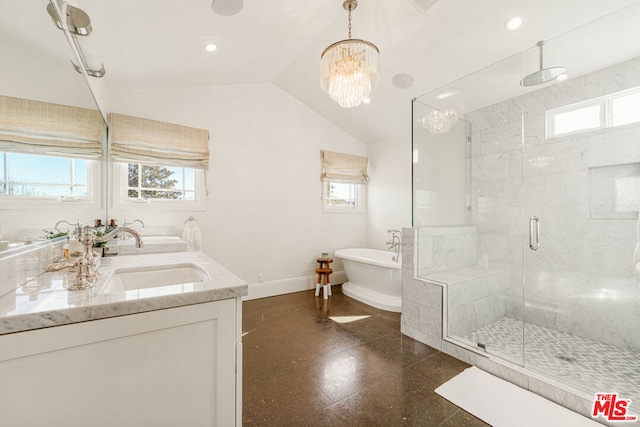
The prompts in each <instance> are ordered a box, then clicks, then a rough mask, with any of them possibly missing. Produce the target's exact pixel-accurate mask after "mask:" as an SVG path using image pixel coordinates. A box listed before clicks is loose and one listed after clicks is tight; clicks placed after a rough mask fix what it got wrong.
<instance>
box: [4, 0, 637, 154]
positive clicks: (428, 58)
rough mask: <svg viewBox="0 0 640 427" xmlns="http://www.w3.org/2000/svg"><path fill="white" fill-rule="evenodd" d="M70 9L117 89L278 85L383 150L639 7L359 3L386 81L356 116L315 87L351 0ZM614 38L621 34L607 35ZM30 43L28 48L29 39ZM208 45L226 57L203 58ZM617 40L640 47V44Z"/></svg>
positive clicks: (102, 2)
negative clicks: (501, 74) (501, 71)
mask: <svg viewBox="0 0 640 427" xmlns="http://www.w3.org/2000/svg"><path fill="white" fill-rule="evenodd" d="M28 2H31V3H37V4H38V9H39V8H42V9H43V10H42V12H41V13H42V14H43V18H42V19H41V20H42V22H43V23H44V22H46V21H47V20H48V16H46V13H45V12H44V7H43V6H41V5H42V4H43V3H44V4H45V5H46V3H47V2H46V0H45V1H43V0H23V1H21V2H19V3H28ZM12 3H16V2H12ZM70 3H71V4H76V5H77V6H79V7H81V8H82V9H84V10H85V11H86V12H87V13H88V14H89V15H90V17H91V20H92V25H93V28H94V33H93V34H92V36H91V38H92V43H93V46H92V47H91V48H92V49H91V50H95V54H97V55H99V57H100V59H101V60H102V62H103V63H104V65H105V67H106V69H107V75H106V76H105V78H104V79H105V81H106V84H107V86H108V88H109V90H124V89H138V88H150V87H154V88H158V87H189V86H206V85H233V84H252V83H273V84H275V85H277V86H279V87H280V88H282V89H283V90H285V91H286V92H288V93H289V94H291V96H293V97H295V98H297V99H298V100H299V101H300V102H302V103H304V104H306V105H307V106H309V107H310V108H311V109H313V110H314V111H316V112H317V113H318V114H320V115H322V116H324V117H325V118H326V119H328V120H329V121H331V122H333V123H334V124H336V125H337V126H339V127H341V128H343V129H344V130H345V131H346V132H348V133H350V134H352V135H353V136H355V137H357V138H358V139H360V140H361V141H363V142H365V143H375V142H377V141H392V140H394V139H395V138H398V137H404V136H406V135H408V134H409V132H410V110H411V98H412V97H416V96H419V95H421V94H423V93H426V92H429V91H431V90H433V89H435V88H437V87H439V86H442V85H444V84H446V83H448V82H451V81H453V80H456V79H458V78H460V77H462V76H465V75H467V74H469V73H472V72H474V71H476V70H479V69H480V68H483V67H486V66H488V65H490V64H492V63H494V62H497V61H499V60H501V59H503V58H506V57H508V56H510V55H513V54H516V53H517V52H520V51H522V50H525V49H527V48H530V47H532V46H535V44H536V42H537V41H539V40H549V39H553V38H555V37H558V36H560V35H562V34H564V33H566V32H568V31H570V30H572V29H575V28H577V27H580V26H583V25H585V24H587V23H589V22H591V21H593V20H595V19H597V18H599V17H602V16H604V15H607V14H610V13H612V12H614V11H616V10H618V9H620V8H623V7H626V6H629V5H631V4H634V3H638V2H637V0H633V1H632V0H607V1H601V0H491V1H483V2H479V1H477V0H438V1H437V2H436V3H435V4H434V6H433V7H431V8H430V9H429V10H427V11H426V12H422V11H420V10H419V9H418V8H417V7H416V5H415V4H414V3H413V0H360V1H359V2H358V3H359V4H358V8H357V9H356V10H355V11H354V12H353V36H354V37H355V38H362V39H366V40H369V41H371V42H373V43H375V44H376V45H377V46H378V47H379V49H380V55H381V63H382V77H381V82H380V84H379V86H378V87H377V88H376V89H375V91H374V92H373V93H372V95H371V103H370V104H366V105H365V104H362V105H360V106H358V107H356V108H352V109H343V108H341V107H340V106H338V104H336V103H335V102H333V101H331V100H330V99H329V98H328V96H327V95H326V94H324V93H323V92H322V90H321V89H320V86H319V82H318V81H319V75H318V74H319V60H320V54H321V53H322V51H323V50H324V48H325V47H326V46H328V45H329V44H331V43H333V42H335V41H338V40H341V39H344V38H346V33H347V14H346V12H345V11H344V9H343V8H342V0H275V1H264V0H244V8H243V10H242V11H241V12H240V13H239V14H237V15H234V16H220V15H217V14H215V13H214V12H213V11H212V9H211V0H77V1H71V2H70ZM11 7H14V6H11ZM23 7H24V8H25V9H26V6H23ZM634 12H635V11H634ZM23 13H29V12H28V11H27V10H25V11H24V12H23ZM2 15H4V16H3V17H0V28H2V27H3V26H6V25H9V26H12V27H15V28H13V29H15V30H16V31H17V30H19V25H18V24H17V23H15V19H13V20H12V18H11V17H8V16H6V14H4V13H3V14H2ZM514 15H519V16H521V17H522V18H523V20H524V23H523V26H522V28H520V29H519V30H517V31H508V30H506V29H505V28H504V22H505V21H506V19H507V18H509V17H511V16H514ZM12 21H13V22H14V24H11V22H12ZM43 25H44V24H43ZM46 25H51V23H50V21H49V22H48V23H46ZM594 28H597V27H595V26H594ZM28 29H29V30H33V28H28ZM24 30H25V32H26V30H27V28H25V29H24ZM608 30H613V29H611V28H610V29H607V28H600V29H599V30H598V31H603V32H607V31H608ZM6 31H8V29H6V28H5V30H0V36H4V35H5V34H6ZM32 34H34V36H33V37H35V35H37V31H33V32H32ZM24 37H25V40H26V41H24V43H23V45H25V46H26V45H28V44H29V41H28V39H29V38H30V37H31V36H26V35H25V36H24ZM592 37H593V39H592V40H589V41H585V43H587V42H588V43H590V49H593V50H597V49H607V46H606V45H605V44H604V43H605V42H600V43H598V40H601V39H602V40H604V39H603V38H601V37H600V35H599V34H595V33H594V34H592ZM209 42H212V43H215V44H217V45H218V50H217V51H215V52H206V51H205V50H204V49H203V47H204V45H205V44H206V43H209ZM617 42H618V43H620V44H635V45H637V44H638V43H637V38H636V39H634V40H622V39H620V40H618V41H617ZM593 43H595V45H594V44H593ZM607 43H609V42H607ZM92 53H93V52H92ZM563 65H565V66H567V67H570V64H566V63H564V64H563ZM591 65H593V64H591ZM604 65H609V64H604ZM398 73H407V74H410V75H412V76H413V77H414V79H415V83H414V85H413V86H412V87H410V88H407V89H398V88H396V87H395V86H394V85H393V84H392V77H393V76H394V75H395V74H398ZM247 102H251V100H250V99H248V100H247Z"/></svg>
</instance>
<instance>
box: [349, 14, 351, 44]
mask: <svg viewBox="0 0 640 427" xmlns="http://www.w3.org/2000/svg"><path fill="white" fill-rule="evenodd" d="M349 38H351V9H349Z"/></svg>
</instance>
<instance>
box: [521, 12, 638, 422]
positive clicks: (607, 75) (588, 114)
mask: <svg viewBox="0 0 640 427" xmlns="http://www.w3.org/2000/svg"><path fill="white" fill-rule="evenodd" d="M638 20H640V4H635V5H632V6H630V7H627V8H625V9H623V10H621V11H620V12H618V13H615V14H612V15H609V16H607V17H605V18H602V19H600V20H598V21H595V22H593V23H591V24H589V25H586V26H584V27H581V28H579V29H577V30H575V31H573V32H570V33H567V34H565V35H563V36H561V37H559V38H557V39H553V40H549V41H547V42H546V44H545V49H544V54H545V58H544V64H545V67H556V66H566V68H567V74H568V76H569V78H568V79H566V80H564V81H557V80H554V81H551V82H548V83H546V84H542V85H539V86H535V87H527V88H525V89H524V94H523V96H522V97H521V100H522V102H521V103H520V105H521V106H522V116H523V129H524V135H523V136H524V138H523V151H522V153H523V162H522V166H523V169H522V175H523V189H524V198H523V200H524V212H523V220H524V224H523V229H522V231H523V234H524V235H525V236H526V242H525V244H524V248H525V256H524V296H525V299H524V331H525V334H524V338H525V341H524V344H525V346H524V348H525V353H524V354H525V357H524V365H525V367H526V368H529V369H532V370H535V371H539V372H541V373H543V374H544V375H546V376H551V377H553V378H555V379H557V380H559V381H561V382H563V383H568V384H570V385H572V386H574V387H577V388H579V389H581V390H583V391H584V392H585V393H586V394H587V395H589V396H592V395H593V394H594V393H598V392H602V393H606V392H617V393H618V395H619V398H622V399H631V400H632V406H635V408H638V409H637V410H635V411H632V412H633V413H638V411H640V405H638V404H640V385H639V384H640V382H639V381H640V333H639V332H638V325H640V322H639V321H640V310H638V308H639V307H640V273H639V272H638V271H637V270H635V269H634V258H633V256H634V248H635V247H636V244H637V240H638V233H637V230H638V210H639V207H640V143H639V142H638V141H640V46H638V44H637V43H636V45H635V47H634V48H631V50H629V51H628V52H625V55H622V57H623V59H622V60H620V59H616V60H613V59H612V58H613V57H616V56H617V57H618V58H620V55H619V53H620V52H615V50H616V49H620V47H619V46H618V45H619V43H618V41H620V40H625V39H627V38H628V37H637V36H633V34H635V32H636V31H637V22H638ZM595 35H597V37H598V38H599V41H598V43H599V44H600V45H602V46H607V47H610V48H604V49H602V50H601V51H599V50H597V49H593V45H592V43H591V42H592V39H593V37H594V36H595ZM614 48H615V49H614ZM614 52H615V53H616V55H613V53H614ZM538 54H539V52H538V50H537V48H534V49H531V50H529V51H527V52H524V54H523V69H524V74H528V73H530V72H534V71H535V70H537V69H538V67H539V64H538V59H539V58H538ZM572 64H574V68H571V65H572ZM578 65H580V66H581V70H584V71H582V73H581V72H580V71H581V70H576V69H575V67H577V66H578ZM635 408H634V409H635Z"/></svg>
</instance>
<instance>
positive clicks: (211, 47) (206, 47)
mask: <svg viewBox="0 0 640 427" xmlns="http://www.w3.org/2000/svg"><path fill="white" fill-rule="evenodd" d="M216 49H218V46H216V45H215V44H213V43H207V44H206V45H204V50H206V51H207V52H213V51H214V50H216Z"/></svg>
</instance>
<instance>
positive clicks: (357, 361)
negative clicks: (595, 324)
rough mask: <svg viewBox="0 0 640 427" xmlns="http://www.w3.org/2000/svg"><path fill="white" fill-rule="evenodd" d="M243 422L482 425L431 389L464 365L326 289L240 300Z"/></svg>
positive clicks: (395, 320) (391, 317)
mask: <svg viewBox="0 0 640 427" xmlns="http://www.w3.org/2000/svg"><path fill="white" fill-rule="evenodd" d="M242 328H243V331H244V336H243V342H244V355H243V356H244V357H243V363H244V367H243V377H244V378H243V424H244V425H245V426H374V425H380V426H456V427H465V426H471V427H475V426H486V425H487V424H485V423H484V422H482V421H480V420H479V419H477V418H475V417H473V416H472V415H470V414H469V413H467V412H465V411H463V410H462V409H460V408H458V407H457V406H455V405H453V404H452V403H450V402H448V401H447V400H445V399H443V398H442V397H440V396H438V395H437V394H435V393H434V392H433V390H435V389H436V388H437V387H438V386H439V385H440V384H442V383H444V382H446V381H447V380H449V379H450V378H452V377H454V376H455V375H457V374H458V373H460V372H461V371H462V370H464V369H465V368H467V367H468V366H469V365H467V364H466V363H463V362H461V361H459V360H456V359H454V358H452V357H449V356H447V355H446V354H444V353H440V352H439V351H437V350H435V349H433V348H431V347H429V346H426V345H424V344H422V343H420V342H418V341H415V340H413V339H411V338H409V337H407V336H404V335H402V334H401V333H400V314H399V313H390V312H386V311H382V310H377V309H375V308H372V307H369V306H367V305H365V304H362V303H360V302H358V301H355V300H353V299H351V298H349V297H347V296H345V295H343V294H342V293H341V291H340V286H334V287H333V296H331V297H330V299H329V300H324V299H322V298H321V297H320V298H317V297H315V296H314V295H313V291H306V292H298V293H294V294H288V295H282V296H277V297H272V298H264V299H259V300H253V301H247V302H244V303H243V325H242Z"/></svg>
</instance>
